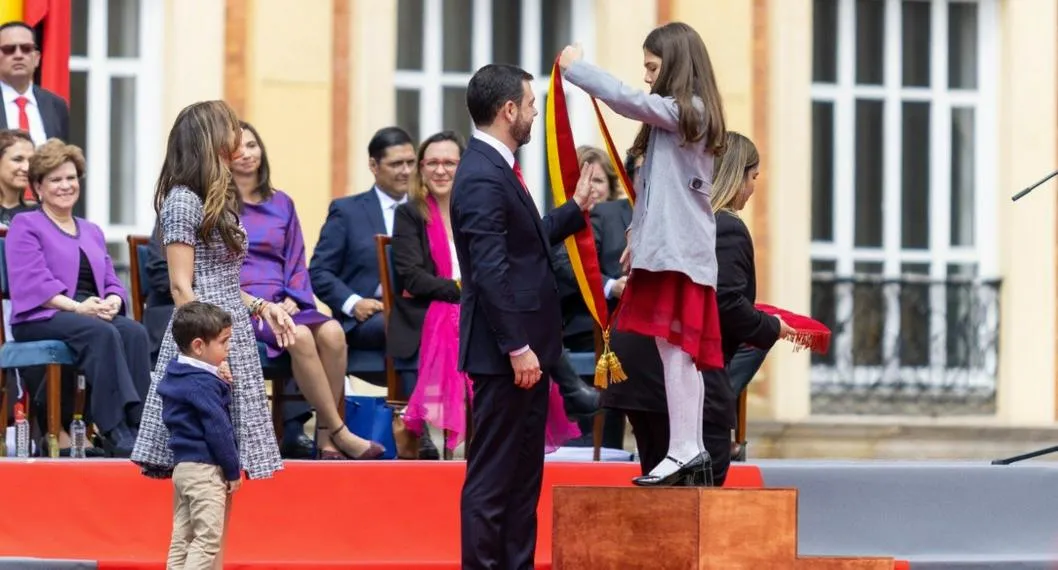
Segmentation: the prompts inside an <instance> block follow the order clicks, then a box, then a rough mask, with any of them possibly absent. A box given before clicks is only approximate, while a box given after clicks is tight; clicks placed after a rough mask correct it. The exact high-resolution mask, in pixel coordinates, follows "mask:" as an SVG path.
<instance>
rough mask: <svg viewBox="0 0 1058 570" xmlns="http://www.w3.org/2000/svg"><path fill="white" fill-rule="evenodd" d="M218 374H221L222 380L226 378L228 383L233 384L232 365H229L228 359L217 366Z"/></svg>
mask: <svg viewBox="0 0 1058 570" xmlns="http://www.w3.org/2000/svg"><path fill="white" fill-rule="evenodd" d="M217 376H220V378H221V380H224V381H225V382H227V383H228V384H231V382H232V380H234V378H233V377H232V375H231V367H230V366H228V361H227V360H225V361H224V362H221V363H220V366H218V367H217Z"/></svg>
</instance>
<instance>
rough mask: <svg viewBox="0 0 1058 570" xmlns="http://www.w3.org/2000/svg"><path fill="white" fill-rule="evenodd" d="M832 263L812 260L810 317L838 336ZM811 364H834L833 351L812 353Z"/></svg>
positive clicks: (836, 303)
mask: <svg viewBox="0 0 1058 570" xmlns="http://www.w3.org/2000/svg"><path fill="white" fill-rule="evenodd" d="M834 270H835V264H834V262H833V261H821V260H812V301H811V302H812V313H811V315H812V317H813V318H815V319H816V320H818V321H819V322H821V323H823V324H824V325H826V326H827V328H829V329H830V330H831V331H833V333H834V334H838V331H839V330H840V327H839V326H838V317H837V307H838V298H837V292H836V291H835V285H836V283H835V281H834ZM812 364H834V351H833V350H829V351H827V353H826V354H817V353H815V352H812Z"/></svg>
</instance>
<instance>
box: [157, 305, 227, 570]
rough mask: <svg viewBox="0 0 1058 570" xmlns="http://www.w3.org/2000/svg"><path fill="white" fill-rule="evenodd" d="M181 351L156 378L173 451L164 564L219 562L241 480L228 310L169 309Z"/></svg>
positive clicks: (194, 566)
mask: <svg viewBox="0 0 1058 570" xmlns="http://www.w3.org/2000/svg"><path fill="white" fill-rule="evenodd" d="M173 340H174V341H175V342H176V346H177V347H178V348H179V349H180V354H179V355H178V356H177V357H176V358H174V359H173V360H172V361H170V362H169V365H168V367H167V368H166V370H165V377H164V378H163V379H162V380H161V382H159V383H158V395H159V396H160V397H161V398H162V420H163V421H164V422H165V427H167V428H168V429H169V448H170V449H171V450H172V452H173V462H174V463H175V464H176V467H175V469H174V471H173V489H174V501H173V537H172V542H171V543H170V545H169V557H168V563H167V564H166V568H183V569H185V570H192V569H200V568H201V569H208V568H220V567H221V558H222V557H223V555H222V548H223V541H224V535H225V534H226V533H225V531H226V530H227V529H226V528H225V526H226V522H227V517H228V511H229V509H230V508H231V493H234V492H235V491H236V490H238V488H239V485H240V484H241V482H242V478H241V473H240V471H239V452H238V450H237V448H236V444H235V430H234V428H233V427H232V422H231V417H230V415H229V412H228V406H229V404H230V403H231V388H230V386H229V384H228V383H229V382H231V373H230V372H229V371H228V369H227V364H226V363H225V359H227V357H228V342H229V341H230V340H231V315H229V314H228V313H227V312H226V311H224V310H223V309H221V308H220V307H217V306H215V305H210V304H208V303H201V302H198V301H192V302H190V303H187V304H185V305H183V306H182V307H180V308H179V309H177V310H176V313H175V314H174V315H173Z"/></svg>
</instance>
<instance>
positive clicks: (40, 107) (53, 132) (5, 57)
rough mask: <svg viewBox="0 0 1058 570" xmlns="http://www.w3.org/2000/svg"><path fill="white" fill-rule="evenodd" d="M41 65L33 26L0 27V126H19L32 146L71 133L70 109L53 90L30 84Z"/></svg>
mask: <svg viewBox="0 0 1058 570" xmlns="http://www.w3.org/2000/svg"><path fill="white" fill-rule="evenodd" d="M38 65H40V48H39V47H38V46H37V41H36V38H35V37H34V33H33V28H30V27H29V26H28V25H26V24H25V23H24V22H8V23H6V24H4V25H2V26H0V95H2V96H3V101H4V112H3V113H0V129H21V130H24V131H27V132H28V133H29V136H30V138H32V139H33V144H34V145H41V144H43V143H44V141H46V140H47V139H49V138H58V139H62V140H64V141H65V140H66V139H67V138H69V134H70V110H69V108H68V107H67V106H66V101H63V99H62V97H59V96H58V95H56V94H55V93H52V92H51V91H48V90H47V89H43V88H41V87H38V86H36V85H34V84H33V74H34V73H35V72H36V71H37V66H38Z"/></svg>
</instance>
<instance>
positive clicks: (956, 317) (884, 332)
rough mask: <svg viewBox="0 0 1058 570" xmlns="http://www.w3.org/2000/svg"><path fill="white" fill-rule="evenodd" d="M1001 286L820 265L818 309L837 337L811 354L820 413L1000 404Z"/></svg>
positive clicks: (964, 409) (960, 409)
mask: <svg viewBox="0 0 1058 570" xmlns="http://www.w3.org/2000/svg"><path fill="white" fill-rule="evenodd" d="M999 286H1000V282H999V281H998V280H982V279H976V278H961V277H949V278H948V279H944V280H936V279H930V278H928V277H924V276H919V275H902V276H900V277H899V278H897V279H892V278H885V277H882V276H880V275H875V274H855V275H852V276H838V275H835V274H832V273H814V274H813V276H812V315H813V316H814V317H815V318H817V319H819V320H820V321H822V322H823V323H825V324H826V325H827V326H829V327H830V329H831V331H832V333H833V337H832V340H831V348H830V351H829V353H828V354H826V355H817V354H813V356H812V370H811V382H812V400H811V404H812V413H813V414H859V415H913V416H923V415H924V416H935V415H959V414H962V415H970V414H992V413H995V407H996V377H997V370H998V358H999Z"/></svg>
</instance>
